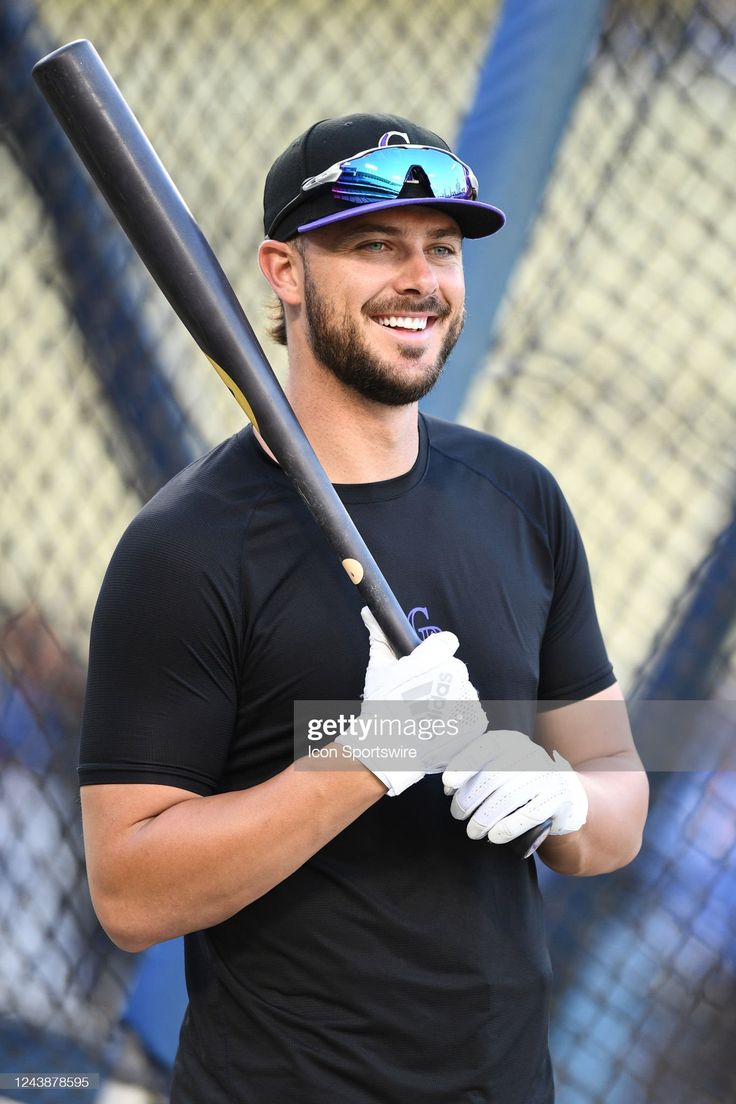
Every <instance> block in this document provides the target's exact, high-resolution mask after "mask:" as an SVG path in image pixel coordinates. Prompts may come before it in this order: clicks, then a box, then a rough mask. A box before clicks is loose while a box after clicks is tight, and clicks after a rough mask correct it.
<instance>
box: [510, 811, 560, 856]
mask: <svg viewBox="0 0 736 1104" xmlns="http://www.w3.org/2000/svg"><path fill="white" fill-rule="evenodd" d="M551 827H552V818H551V817H549V818H548V819H547V820H545V821H544V822H543V823H542V824H535V825H534V827H533V828H530V829H529V831H528V832H524V833H523V834H522V835H520V836H517V837H516V839H512V840H510V841H509V842H508V843H507V844H506V846H507V847H510V848H511V850H512V851H513V852H514V853H515V854H516V855H518V856H519V858H520V859H530V858H531V857H532V855H533V854H534V852H535V851H536V850H537V848H538V847H541V846H542V844H543V843H544V841H545V840H546V838H547V836H548V835H549V831H550V828H551Z"/></svg>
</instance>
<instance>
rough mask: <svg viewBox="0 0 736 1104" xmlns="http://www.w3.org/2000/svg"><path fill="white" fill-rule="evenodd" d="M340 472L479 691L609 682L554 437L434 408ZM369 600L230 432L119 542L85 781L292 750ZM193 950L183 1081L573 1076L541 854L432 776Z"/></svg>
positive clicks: (282, 486)
mask: <svg viewBox="0 0 736 1104" xmlns="http://www.w3.org/2000/svg"><path fill="white" fill-rule="evenodd" d="M337 490H338V492H339V493H340V496H341V498H342V500H343V502H344V503H345V505H346V507H347V508H348V510H349V511H350V514H351V515H352V517H353V520H354V521H355V523H356V524H357V526H358V528H359V530H360V531H361V533H362V535H363V536H364V537H365V539H366V543H367V544H368V547H369V548H370V549H371V551H372V552H373V554H374V556H375V558H376V560H377V562H378V563H379V564H380V565H381V569H382V570H383V572H384V574H385V576H386V578H387V579H388V582H389V584H390V585H391V587H392V588H393V590H394V592H395V593H396V595H397V597H398V600H399V602H400V603H401V605H402V607H403V608H404V610H405V611H406V612H407V613H408V614H410V615H411V618H412V620H413V621H414V624H415V626H416V627H417V629H418V630H420V632H421V631H422V629H424V630H425V631H429V630H430V629H431V628H433V627H434V628H439V629H450V630H452V631H453V632H455V633H456V634H457V635H458V637H459V639H460V650H459V653H458V654H459V656H460V658H462V659H463V660H464V661H465V662H466V663H467V665H468V668H469V672H470V677H471V680H472V682H473V684H474V686H475V687H476V689H477V690H478V692H479V695H480V697H481V698H484V699H489V700H504V699H513V700H522V701H523V700H535V699H537V698H543V699H578V698H585V697H588V696H589V695H591V694H594V693H596V692H598V691H599V690H602V689H604V688H605V687H607V686H609V685H610V684H611V683H612V682H613V674H612V670H611V666H610V663H609V662H608V659H607V657H606V653H605V649H604V646H603V643H602V640H601V635H600V631H599V628H598V623H597V619H596V615H595V609H594V605H593V598H592V592H591V587H590V579H589V574H588V568H587V564H586V560H585V554H584V552H583V548H582V544H581V541H580V537H579V534H578V531H577V528H576V526H575V523H574V521H573V519H572V516H571V514H570V512H569V509H568V507H567V505H566V503H565V500H564V498H563V496H562V494H561V492H560V490H559V488H558V486H557V484H556V483H555V481H554V480H553V478H552V477H551V476H550V474H549V473H548V472H547V471H546V470H545V469H544V468H543V467H542V466H541V465H540V464H538V463H537V462H536V461H534V460H532V459H531V458H530V457H528V456H527V455H525V454H524V453H522V452H519V451H518V450H516V449H513V448H511V447H509V446H508V445H505V444H503V443H502V442H500V441H498V440H496V439H494V438H491V437H488V436H486V435H483V434H479V433H476V432H473V431H471V430H467V429H463V428H460V427H457V426H454V425H450V424H446V423H443V422H441V421H438V420H436V419H433V418H421V419H420V449H419V455H418V457H417V461H416V463H415V464H414V466H413V467H412V469H411V470H410V471H409V472H408V473H406V474H405V475H403V476H400V477H398V478H396V479H390V480H385V481H383V482H380V483H373V484H360V485H346V486H338V488H337ZM361 605H362V601H361V598H360V594H359V592H358V591H357V589H356V588H355V587H354V586H353V585H352V583H351V582H350V581H349V579H348V578H347V576H346V574H345V572H344V570H343V568H342V566H341V565H340V564H339V562H338V560H337V557H336V556H335V554H334V552H333V551H332V550H331V549H330V548H329V547H328V545H327V543H326V541H325V538H324V537H323V536H322V534H321V533H320V532H319V530H318V528H317V526H316V524H315V522H314V521H313V519H312V518H311V516H310V514H309V512H308V511H307V509H306V507H305V506H304V504H303V503H302V501H301V499H300V498H299V497H298V495H297V494H296V492H295V491H294V490H293V488H292V487H291V485H290V483H289V482H288V480H287V479H286V477H285V476H284V474H283V473H282V472H281V470H280V469H279V468H278V467H277V466H276V465H275V464H274V463H273V462H272V461H271V460H270V459H269V458H268V457H267V456H266V455H265V453H264V452H263V451H262V450H261V448H260V446H259V445H258V443H257V441H256V440H255V437H254V435H253V433H252V431H251V430H250V428H248V429H245V430H243V431H242V432H241V433H239V434H237V435H236V436H235V437H233V438H231V439H230V440H228V441H226V442H224V443H223V444H222V445H220V446H219V447H217V448H216V449H214V450H213V451H212V452H210V453H209V454H208V455H207V456H205V457H204V458H202V459H201V460H199V461H197V462H196V463H194V464H192V465H191V466H190V467H188V468H187V469H186V470H185V471H184V472H182V473H180V474H179V475H178V476H177V477H176V478H175V479H173V480H172V481H171V482H170V483H169V484H168V485H167V486H166V487H164V488H163V490H162V491H160V492H159V493H158V494H157V495H156V496H155V497H154V498H153V499H152V500H151V502H149V503H148V505H147V506H146V507H145V508H144V509H143V510H142V511H141V512H140V514H139V515H138V516H137V518H136V519H135V520H134V521H133V522H132V524H131V525H130V527H129V528H128V530H127V532H126V533H125V535H124V536H123V538H122V540H121V542H120V544H119V546H118V548H117V550H116V552H115V554H114V556H113V559H112V562H111V564H110V567H109V569H108V572H107V574H106V576H105V581H104V583H103V586H102V591H101V593H100V598H99V601H98V604H97V609H96V611H95V617H94V623H93V628H92V643H91V652H90V666H89V679H88V687H87V701H86V708H85V716H84V726H83V735H82V750H81V765H80V776H81V781H82V784H94V783H103V782H145V783H159V784H161V783H163V784H170V785H174V786H180V787H183V788H185V789H189V790H191V791H193V792H195V793H198V794H213V793H219V792H224V791H232V790H239V789H244V788H247V787H249V786H253V785H256V784H257V783H259V782H261V781H263V780H265V779H267V778H269V777H271V776H273V775H274V774H276V773H277V772H279V771H281V770H283V769H284V768H285V767H286V766H287V765H288V763H289V762H291V761H292V759H293V740H292V719H293V702H294V700H298V699H310V700H315V699H317V700H319V699H324V700H328V699H346V700H347V699H353V700H355V699H358V698H359V697H360V694H361V691H362V687H363V680H364V676H365V667H366V663H367V657H368V642H367V634H366V632H365V629H364V627H363V624H362V622H361V620H360V617H359V609H360V606H361ZM491 723H493V718H491ZM243 861H244V862H247V861H248V857H247V855H244V857H243ZM186 961H187V984H188V989H189V998H190V1004H189V1009H188V1012H187V1015H186V1018H185V1022H184V1026H183V1029H182V1036H181V1043H180V1048H179V1054H178V1057H177V1063H176V1068H175V1075H174V1091H173V1096H172V1101H173V1102H174V1104H272V1102H273V1101H276V1100H289V1101H291V1102H292V1104H322V1102H323V1101H325V1100H335V1101H339V1102H340V1104H379V1102H380V1104H394V1102H396V1104H399V1102H401V1104H404V1102H405V1101H407V1100H418V1101H419V1100H420V1101H422V1102H423V1104H465V1102H467V1104H491V1102H493V1104H549V1101H551V1100H552V1098H553V1088H552V1075H551V1070H550V1063H549V1055H548V1050H547V1016H548V1001H549V988H550V968H549V959H548V954H547V950H546V943H545V938H544V930H543V918H542V909H541V901H540V896H539V892H538V888H537V880H536V870H535V866H534V862H523V861H521V860H520V859H518V858H517V857H516V856H515V855H514V854H512V853H511V852H510V851H509V850H508V849H507V848H499V847H495V846H492V845H489V844H487V843H484V842H475V841H471V840H469V839H468V838H467V836H466V834H465V825H464V824H463V823H460V822H457V821H454V820H453V819H452V818H451V817H450V815H449V801H448V799H447V798H446V797H445V796H444V794H443V792H442V786H441V781H440V779H439V777H438V776H429V777H427V778H425V779H423V780H422V781H421V782H419V783H418V784H417V785H415V786H413V787H411V788H410V789H409V790H407V791H406V792H405V793H404V794H402V795H401V796H399V797H397V798H388V797H387V798H383V799H381V800H380V801H379V802H378V803H377V804H375V805H374V806H372V807H371V808H370V809H369V810H368V812H366V813H364V814H363V815H362V816H361V817H359V818H358V819H357V820H356V821H355V822H354V823H353V824H352V825H350V826H349V827H348V828H346V829H345V830H344V831H343V832H342V833H341V834H340V835H339V836H338V837H337V838H336V839H334V840H332V841H331V842H330V843H329V844H327V845H326V846H325V847H324V848H322V850H321V851H319V852H318V853H317V854H316V855H315V856H314V857H313V858H312V859H310V860H309V861H308V862H306V863H305V864H304V865H303V866H302V867H300V868H299V870H297V871H296V872H295V873H294V874H292V875H291V876H290V877H289V878H287V879H286V880H285V881H284V882H282V883H281V884H280V885H278V886H276V887H275V888H274V889H272V890H271V891H270V892H269V893H267V894H266V895H265V896H263V897H261V898H260V899H259V900H257V901H255V902H253V903H252V904H251V905H249V906H248V907H247V908H244V909H243V910H241V911H240V912H239V913H237V914H236V915H235V916H233V917H231V918H230V919H229V920H227V921H225V922H224V923H222V924H218V925H217V926H215V927H213V928H210V929H208V930H206V931H204V932H199V933H196V934H193V935H190V936H187V937H186Z"/></svg>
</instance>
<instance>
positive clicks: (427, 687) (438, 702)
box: [335, 606, 488, 797]
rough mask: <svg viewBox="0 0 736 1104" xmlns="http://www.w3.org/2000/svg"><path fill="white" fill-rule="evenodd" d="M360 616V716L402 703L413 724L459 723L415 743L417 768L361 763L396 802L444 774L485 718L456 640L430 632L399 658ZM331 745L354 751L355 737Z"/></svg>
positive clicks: (371, 620)
mask: <svg viewBox="0 0 736 1104" xmlns="http://www.w3.org/2000/svg"><path fill="white" fill-rule="evenodd" d="M361 616H362V618H363V621H364V623H365V626H366V628H367V629H368V634H369V639H370V653H369V658H368V667H367V669H366V673H365V688H364V690H363V703H364V706H363V711H362V715H367V714H369V713H370V712H371V710H370V703H371V702H387V701H388V702H406V703H411V707H412V709H411V714H412V717H413V718H414V719H415V720H418V719H419V718H420V717H422V716H426V717H427V718H431V719H432V720H433V721H436V719H437V717H438V716H443V718H444V721H448V720H449V719H450V718H452V719H455V720H456V721H457V723H456V724H455V725H454V726H453V732H450V733H445V734H440V735H436V736H435V735H433V736H432V737H431V739H427V740H425V741H417V745H416V746H417V747H418V760H417V761H416V769H415V768H414V765H413V761H412V762H411V765H409V761H405V762H404V765H403V769H399V768H398V767H397V768H393V767H392V766H391V765H390V764H387V763H386V761H385V760H383V761H382V760H380V759H361V760H360V762H362V763H363V764H364V765H365V766H367V767H368V768H369V769H370V770H371V771H372V772H373V773H374V774H375V775H376V776H377V777H378V778H380V779H381V781H382V782H383V783H384V785H385V786H387V788H388V795H389V797H396V796H397V795H398V794H400V793H403V791H404V790H406V789H408V788H409V786H412V785H414V783H415V782H418V781H419V780H420V779H421V778H423V777H424V775H425V774H433V773H439V772H440V771H442V770H444V769H445V767H446V766H447V764H448V763H449V762H450V760H451V758H452V757H453V755H454V754H456V753H457V752H458V750H459V748H461V747H463V746H465V745H466V744H468V743H470V742H472V741H473V740H474V739H476V738H477V737H478V736H479V735H480V733H482V732H484V731H485V729H486V728H487V727H488V718H487V717H486V715H485V713H484V712H483V707H482V706H481V704H480V702H479V701H478V693H477V691H476V690H475V688H474V687H473V686H472V685H471V682H470V679H469V677H468V669H467V667H466V666H465V664H464V663H463V662H462V661H461V660H459V659H456V658H455V652H456V651H457V649H458V639H457V637H456V636H455V634H454V633H450V632H441V633H433V634H432V635H431V636H428V637H427V638H426V639H425V640H423V641H422V643H421V644H420V645H419V647H418V648H416V649H415V650H414V651H413V652H412V653H411V655H408V656H403V657H402V658H401V659H397V658H396V656H395V655H394V653H393V651H392V650H391V646H390V644H389V643H388V641H387V639H386V637H385V635H384V633H383V630H382V629H381V627H380V626H379V624H378V622H377V621H376V619H375V617H374V616H373V614H372V613H371V612H370V610H369V609H368V607H367V606H366V607H364V608H363V609H362V610H361ZM425 701H426V702H427V703H428V707H427V709H426V710H425V711H422V709H421V707H418V705H417V703H419V702H425ZM405 715H406V710H403V711H397V716H400V717H402V718H403V717H404V716H405ZM335 742H336V743H340V744H343V745H344V746H346V747H348V748H350V747H353V748H355V747H356V746H357V742H356V740H355V738H354V737H350V736H339V737H338V739H337V740H336V741H335ZM378 742H379V743H380V741H378Z"/></svg>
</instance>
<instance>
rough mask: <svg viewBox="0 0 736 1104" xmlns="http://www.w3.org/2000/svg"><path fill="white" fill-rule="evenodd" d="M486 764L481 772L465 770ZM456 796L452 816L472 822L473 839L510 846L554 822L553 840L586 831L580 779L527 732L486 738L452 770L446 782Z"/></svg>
mask: <svg viewBox="0 0 736 1104" xmlns="http://www.w3.org/2000/svg"><path fill="white" fill-rule="evenodd" d="M473 763H483V769H482V770H475V771H473V770H468V769H463V770H460V769H459V767H460V766H463V767H465V768H467V767H468V766H469V765H472V764H473ZM442 781H443V783H444V786H445V793H446V794H448V795H449V794H453V798H452V805H451V807H450V812H451V813H452V815H453V816H454V817H455V819H456V820H468V818H470V819H469V820H468V828H467V832H468V835H469V836H470V838H471V839H483V838H487V839H488V840H489V841H490V842H491V843H498V844H503V843H508V842H509V840H512V839H515V838H516V837H517V836H520V835H522V834H523V833H524V832H526V831H528V830H529V829H530V828H534V827H536V826H537V825H539V824H542V823H543V822H544V821H545V820H547V819H548V818H549V817H551V818H552V828H551V829H550V835H552V836H564V835H567V834H568V833H569V832H577V831H578V829H580V828H582V826H583V825H584V824H585V821H586V819H587V816H588V795H587V794H586V792H585V787H584V786H583V783H582V781H581V779H580V776H579V775H578V774H577V773H576V772H575V771H574V770H573V768H572V767H571V766H570V764H569V763H568V762H567V760H566V759H563V757H562V756H561V755H560V754H559V752H557V751H555V752H554V754H553V755H550V754H549V753H548V752H547V751H545V749H544V748H542V747H540V746H539V745H538V744H535V743H534V742H533V741H532V740H530V739H529V737H528V736H525V735H524V733H523V732H509V731H506V730H498V731H495V732H494V731H490V732H486V733H484V734H483V735H482V736H481V737H480V738H479V739H478V740H477V741H476V742H475V743H474V744H473V745H471V746H470V747H468V748H465V749H463V751H462V752H460V754H459V755H457V756H455V757H454V759H453V761H452V762H451V763H449V764H448V767H447V770H446V771H445V772H444V774H443V776H442Z"/></svg>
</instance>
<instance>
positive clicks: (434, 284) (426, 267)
mask: <svg viewBox="0 0 736 1104" xmlns="http://www.w3.org/2000/svg"><path fill="white" fill-rule="evenodd" d="M395 286H396V290H397V292H399V293H400V294H401V295H419V296H425V295H431V294H433V293H434V292H436V291H437V288H438V281H437V273H436V272H435V270H434V268H433V266H432V265H431V264H430V262H429V260H428V259H427V255H426V254H425V252H424V250H423V249H422V248H419V247H417V248H416V249H412V250H411V252H410V253H408V254H407V256H406V257H405V258H404V262H403V264H402V265H401V267H400V268H399V270H398V271H397V273H396V280H395Z"/></svg>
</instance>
